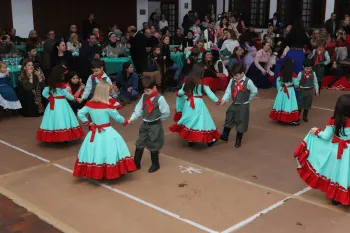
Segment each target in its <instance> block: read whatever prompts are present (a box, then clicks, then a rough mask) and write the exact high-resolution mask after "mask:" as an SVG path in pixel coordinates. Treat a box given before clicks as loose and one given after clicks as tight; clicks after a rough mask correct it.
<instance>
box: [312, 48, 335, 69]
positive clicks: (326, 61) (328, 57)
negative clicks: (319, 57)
mask: <svg viewBox="0 0 350 233" xmlns="http://www.w3.org/2000/svg"><path fill="white" fill-rule="evenodd" d="M316 50H317V49H314V51H312V54H310V55H309V59H314V58H315V57H316ZM324 57H325V58H326V60H325V61H323V62H321V63H319V64H323V65H325V66H326V65H328V64H329V63H331V57H330V56H329V54H328V52H327V51H325V52H324Z"/></svg>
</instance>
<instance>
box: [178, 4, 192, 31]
mask: <svg viewBox="0 0 350 233" xmlns="http://www.w3.org/2000/svg"><path fill="white" fill-rule="evenodd" d="M186 4H187V8H186V7H185V5H186ZM190 10H192V0H179V19H178V25H179V27H180V28H181V25H182V20H183V18H184V16H185V15H186V14H187V13H188V12H189V11H190Z"/></svg>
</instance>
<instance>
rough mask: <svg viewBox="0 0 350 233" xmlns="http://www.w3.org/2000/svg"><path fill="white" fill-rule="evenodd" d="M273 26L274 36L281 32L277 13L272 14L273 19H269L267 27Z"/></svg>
mask: <svg viewBox="0 0 350 233" xmlns="http://www.w3.org/2000/svg"><path fill="white" fill-rule="evenodd" d="M270 25H271V26H274V28H275V30H274V33H275V34H281V32H282V23H281V21H280V19H279V15H278V13H277V12H276V13H274V14H273V18H272V19H269V26H270Z"/></svg>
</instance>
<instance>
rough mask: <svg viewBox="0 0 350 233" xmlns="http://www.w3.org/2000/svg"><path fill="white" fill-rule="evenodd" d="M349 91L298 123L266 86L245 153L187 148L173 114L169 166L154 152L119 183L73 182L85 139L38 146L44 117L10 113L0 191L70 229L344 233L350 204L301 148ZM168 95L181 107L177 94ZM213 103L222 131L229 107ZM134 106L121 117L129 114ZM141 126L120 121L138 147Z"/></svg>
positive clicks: (86, 232) (4, 124) (0, 143)
mask: <svg viewBox="0 0 350 233" xmlns="http://www.w3.org/2000/svg"><path fill="white" fill-rule="evenodd" d="M345 93H346V92H337V91H323V92H322V94H321V96H320V97H315V98H314V108H313V109H312V110H311V111H310V116H309V120H310V121H309V123H303V124H302V125H301V126H296V127H293V126H283V125H279V124H277V123H275V122H272V121H271V120H270V119H269V118H268V115H269V112H270V110H271V108H272V105H273V99H274V97H275V94H276V93H275V90H272V89H271V90H261V91H260V93H259V95H258V98H256V99H255V100H254V101H252V103H251V117H250V125H249V131H248V133H246V134H245V135H244V140H243V145H242V147H241V148H239V149H235V148H234V147H233V140H234V137H235V135H234V134H232V136H231V138H230V142H229V143H227V144H224V143H218V144H216V145H215V146H213V147H212V148H208V147H207V146H206V145H196V146H195V147H193V148H188V147H187V143H186V142H185V141H183V140H182V139H180V138H179V137H178V136H177V134H174V133H171V132H170V131H169V130H167V127H168V126H170V125H171V124H173V122H172V116H173V115H172V116H171V117H170V118H169V119H168V120H166V121H165V122H164V128H165V129H166V130H165V146H164V148H163V149H162V151H161V157H160V161H161V169H160V170H159V171H158V172H156V173H154V174H149V173H148V172H147V170H148V167H149V166H150V158H149V156H147V152H146V153H145V156H144V159H143V161H142V169H141V170H140V171H137V172H135V173H132V174H128V175H127V176H125V177H123V178H121V179H119V180H116V181H102V182H93V181H89V180H85V179H76V178H74V177H73V176H72V174H71V172H72V169H73V165H74V161H75V157H76V156H77V154H78V151H79V147H80V144H81V141H77V142H73V143H69V144H43V143H39V142H37V141H36V140H35V135H36V130H37V128H38V127H39V125H40V122H41V118H22V117H11V118H6V119H4V120H2V121H0V132H1V134H0V193H1V194H3V195H5V196H7V197H9V198H11V199H12V200H13V201H14V202H16V203H17V204H19V205H20V206H23V207H25V208H27V209H29V210H30V211H32V212H34V213H35V214H37V215H38V216H39V217H40V218H42V219H43V220H45V221H47V222H48V223H50V224H52V225H54V226H55V227H56V228H58V229H59V230H61V231H63V232H67V233H68V232H81V233H109V232H111V233H116V232H117V233H126V232H127V233H165V232H166V233H179V232H186V233H197V232H198V233H199V232H222V233H229V232H239V233H280V232H284V233H289V232H290V233H299V232H300V233H304V232H307V233H313V232H315V233H316V232H317V233H323V232H324V233H326V232H327V233H330V232H331V233H337V232H339V233H343V232H346V231H348V229H349V228H350V215H349V214H350V208H348V207H341V206H337V207H335V206H332V205H331V202H330V200H328V199H327V198H326V197H325V196H324V195H323V193H321V192H319V191H317V190H309V189H308V188H307V186H306V185H305V183H304V182H303V181H302V180H301V179H300V178H299V176H298V174H297V172H296V162H295V159H294V157H293V152H294V149H295V148H296V146H297V145H298V143H300V141H301V140H302V139H303V137H304V136H305V135H306V134H307V132H308V130H309V129H310V128H311V127H313V126H317V127H324V126H325V124H326V122H327V119H328V118H329V117H330V116H332V113H333V112H332V111H333V108H334V105H335V102H336V100H337V98H338V97H339V95H341V94H345ZM217 95H218V96H219V97H221V96H222V95H223V93H220V92H219V93H217ZM165 97H166V99H167V101H168V103H169V105H170V107H171V109H172V113H174V108H175V94H174V93H166V94H165ZM205 101H206V103H207V106H208V108H209V110H210V112H211V114H212V117H213V119H214V121H215V123H216V125H217V127H218V129H219V131H221V130H222V125H223V122H224V117H225V111H226V108H227V107H228V106H225V107H218V106H216V105H215V104H214V103H212V102H210V100H209V99H207V98H205ZM133 106H134V104H132V105H130V106H127V107H126V108H124V109H122V110H120V114H122V115H123V116H125V117H130V115H131V113H132V110H133ZM139 125H140V121H139V122H136V123H134V124H132V125H129V126H127V127H123V126H121V125H117V124H113V126H114V127H115V128H116V129H117V130H118V131H119V133H120V134H121V135H122V136H123V137H124V139H125V141H126V142H127V144H128V145H129V149H130V150H131V151H132V152H133V151H134V143H135V140H136V139H137V136H138V127H139ZM84 128H85V127H84ZM85 130H86V128H85ZM186 168H187V170H186ZM188 168H190V169H188Z"/></svg>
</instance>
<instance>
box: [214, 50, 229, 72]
mask: <svg viewBox="0 0 350 233" xmlns="http://www.w3.org/2000/svg"><path fill="white" fill-rule="evenodd" d="M211 53H212V55H213V64H214V69H215V71H216V72H217V73H220V74H224V75H225V76H227V77H228V76H229V73H228V70H227V69H226V67H225V65H224V63H223V62H222V60H221V59H220V53H219V51H218V50H212V51H211Z"/></svg>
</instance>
